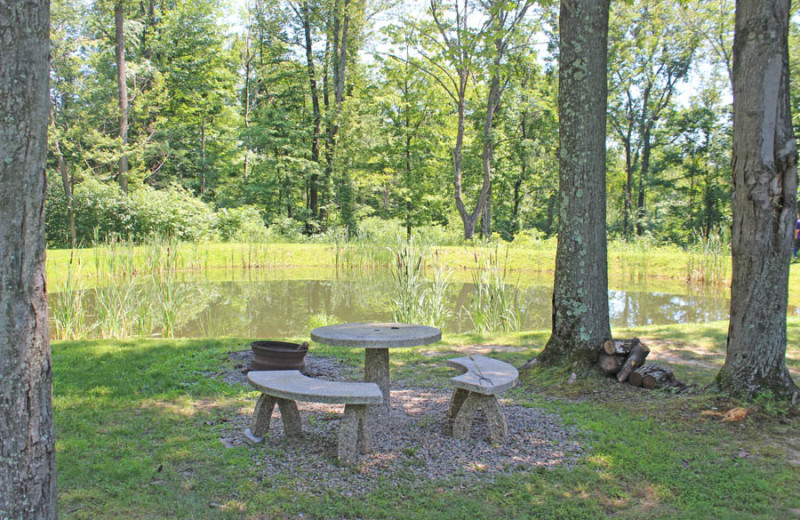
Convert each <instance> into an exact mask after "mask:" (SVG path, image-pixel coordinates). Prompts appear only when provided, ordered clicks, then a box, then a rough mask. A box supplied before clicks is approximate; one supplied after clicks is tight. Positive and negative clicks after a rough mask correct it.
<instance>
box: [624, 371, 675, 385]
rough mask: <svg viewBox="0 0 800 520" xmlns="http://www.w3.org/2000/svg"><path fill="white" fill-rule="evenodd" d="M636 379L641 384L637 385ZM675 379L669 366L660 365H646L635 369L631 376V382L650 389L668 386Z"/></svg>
mask: <svg viewBox="0 0 800 520" xmlns="http://www.w3.org/2000/svg"><path fill="white" fill-rule="evenodd" d="M634 379H638V380H639V385H635V383H634ZM674 381H675V376H674V375H673V373H672V370H671V369H670V368H669V367H662V366H659V365H645V366H643V367H639V368H637V369H636V370H634V371H633V373H632V374H631V376H630V383H631V384H632V385H635V386H643V387H645V388H647V389H648V390H652V389H654V388H661V387H663V386H668V385H670V384H672V383H673V382H674Z"/></svg>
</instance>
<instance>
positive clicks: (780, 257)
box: [717, 0, 797, 396]
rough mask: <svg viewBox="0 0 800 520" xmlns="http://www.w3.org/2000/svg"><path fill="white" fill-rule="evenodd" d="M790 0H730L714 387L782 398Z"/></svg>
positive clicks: (790, 189) (790, 158)
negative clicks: (725, 320)
mask: <svg viewBox="0 0 800 520" xmlns="http://www.w3.org/2000/svg"><path fill="white" fill-rule="evenodd" d="M789 6H790V0H739V1H738V2H737V4H736V32H735V36H734V49H733V59H734V61H733V86H734V89H733V99H734V102H733V116H734V119H733V162H732V165H733V204H732V205H733V230H732V234H731V235H732V236H731V239H732V244H731V249H732V282H731V311H730V325H729V328H728V349H727V354H726V357H725V364H724V366H723V367H722V370H721V371H720V373H719V374H718V375H717V382H718V384H719V387H720V388H721V389H722V390H725V391H729V392H731V393H733V394H736V395H742V396H754V395H757V394H760V393H763V392H766V391H771V392H772V393H773V395H776V396H786V395H789V394H791V393H793V392H795V391H797V387H796V386H795V384H794V382H793V381H792V378H791V376H790V375H789V372H788V371H787V369H786V306H787V299H788V281H789V262H790V257H791V249H792V237H793V232H794V223H795V215H796V212H797V145H796V141H795V137H794V133H793V131H792V120H791V114H790V104H789V52H788V31H789Z"/></svg>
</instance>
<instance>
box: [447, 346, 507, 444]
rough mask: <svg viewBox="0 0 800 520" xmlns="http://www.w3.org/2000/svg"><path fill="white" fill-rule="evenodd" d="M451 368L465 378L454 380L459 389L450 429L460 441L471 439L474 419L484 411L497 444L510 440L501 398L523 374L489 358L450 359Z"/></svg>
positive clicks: (490, 435)
mask: <svg viewBox="0 0 800 520" xmlns="http://www.w3.org/2000/svg"><path fill="white" fill-rule="evenodd" d="M447 366H449V367H452V368H455V369H457V370H460V371H461V372H462V374H461V375H459V376H455V377H452V378H450V383H451V384H452V385H453V386H454V387H455V391H454V392H453V397H452V398H451V399H450V410H449V412H448V425H447V429H448V430H449V432H450V433H452V435H453V437H455V438H456V439H467V438H469V432H470V428H471V427H472V417H473V416H474V415H475V412H476V411H477V410H478V408H480V409H481V410H483V413H484V414H485V415H486V419H487V421H488V422H489V437H490V439H491V441H492V443H494V444H499V443H501V442H503V441H504V440H505V439H506V435H507V434H508V425H507V423H506V416H505V414H504V413H503V410H502V409H501V408H500V403H498V402H497V396H498V395H499V394H501V393H503V392H505V391H506V390H509V389H511V388H513V387H514V385H515V384H516V383H517V380H518V379H519V372H517V369H516V368H514V367H513V366H512V365H509V364H508V363H506V362H504V361H499V360H497V359H492V358H488V357H486V356H465V357H460V358H454V359H448V360H447Z"/></svg>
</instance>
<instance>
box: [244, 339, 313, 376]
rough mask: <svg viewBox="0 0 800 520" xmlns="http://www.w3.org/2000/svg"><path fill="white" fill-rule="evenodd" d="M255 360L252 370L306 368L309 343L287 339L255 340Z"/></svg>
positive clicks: (251, 365)
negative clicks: (289, 341)
mask: <svg viewBox="0 0 800 520" xmlns="http://www.w3.org/2000/svg"><path fill="white" fill-rule="evenodd" d="M250 348H252V349H253V360H252V361H250V370H300V371H303V370H305V368H306V362H305V357H306V354H308V343H302V344H298V343H287V342H285V341H254V342H252V343H251V344H250Z"/></svg>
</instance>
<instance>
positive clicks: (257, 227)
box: [216, 206, 267, 241]
mask: <svg viewBox="0 0 800 520" xmlns="http://www.w3.org/2000/svg"><path fill="white" fill-rule="evenodd" d="M216 231H217V235H219V238H221V239H222V240H226V241H227V240H239V239H250V238H252V237H260V236H263V235H264V234H265V233H266V231H267V229H266V227H265V226H264V218H263V217H262V216H261V212H260V211H258V209H256V207H255V206H242V207H240V208H220V209H219V210H218V211H217V222H216Z"/></svg>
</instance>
